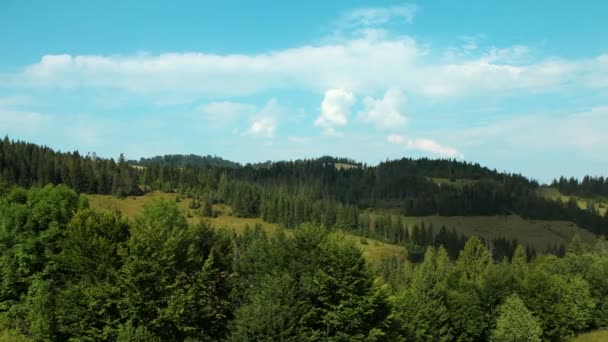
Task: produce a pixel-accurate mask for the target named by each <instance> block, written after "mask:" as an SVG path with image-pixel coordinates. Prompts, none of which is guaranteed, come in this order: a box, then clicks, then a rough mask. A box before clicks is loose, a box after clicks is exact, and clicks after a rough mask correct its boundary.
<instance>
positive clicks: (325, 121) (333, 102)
mask: <svg viewBox="0 0 608 342" xmlns="http://www.w3.org/2000/svg"><path fill="white" fill-rule="evenodd" d="M354 103H355V97H354V95H353V93H351V92H349V91H347V90H345V89H329V90H327V91H326V92H325V96H324V97H323V101H322V102H321V115H320V116H319V117H318V118H317V119H316V120H315V125H317V126H320V127H323V129H324V131H325V133H326V134H329V135H335V134H337V132H336V130H335V126H345V125H346V124H347V123H348V113H349V112H350V109H351V107H352V105H353V104H354Z"/></svg>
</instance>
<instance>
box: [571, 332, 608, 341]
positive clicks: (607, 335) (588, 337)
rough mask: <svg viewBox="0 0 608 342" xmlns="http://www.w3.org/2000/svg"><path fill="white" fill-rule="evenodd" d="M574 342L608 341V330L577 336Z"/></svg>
mask: <svg viewBox="0 0 608 342" xmlns="http://www.w3.org/2000/svg"><path fill="white" fill-rule="evenodd" d="M572 342H608V330H598V331H593V332H590V333H586V334H581V335H578V336H577V337H575V338H574V339H573V340H572Z"/></svg>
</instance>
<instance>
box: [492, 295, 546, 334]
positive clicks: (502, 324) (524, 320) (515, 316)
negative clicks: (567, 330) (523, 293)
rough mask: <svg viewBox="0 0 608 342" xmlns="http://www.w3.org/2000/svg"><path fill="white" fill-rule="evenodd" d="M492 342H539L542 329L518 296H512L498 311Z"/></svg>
mask: <svg viewBox="0 0 608 342" xmlns="http://www.w3.org/2000/svg"><path fill="white" fill-rule="evenodd" d="M498 312H499V316H498V319H497V321H496V328H495V329H494V331H493V332H492V342H540V341H541V336H542V333H543V331H542V329H541V328H540V324H539V322H538V320H537V318H536V317H534V316H533V315H532V313H531V312H530V310H528V309H527V308H526V305H525V304H524V302H523V301H522V300H521V299H520V298H519V296H518V295H512V296H510V297H508V298H507V299H506V300H505V303H504V304H502V305H501V306H500V308H499V309H498Z"/></svg>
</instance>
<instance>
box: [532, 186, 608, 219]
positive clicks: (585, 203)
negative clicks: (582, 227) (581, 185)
mask: <svg viewBox="0 0 608 342" xmlns="http://www.w3.org/2000/svg"><path fill="white" fill-rule="evenodd" d="M538 194H539V195H540V196H542V197H545V198H548V199H551V200H554V201H562V202H564V203H566V202H568V201H570V199H574V200H576V203H577V204H578V206H579V208H581V209H587V208H588V207H589V205H593V206H594V207H595V209H597V210H598V211H599V213H600V215H605V214H606V211H607V210H608V198H600V197H598V198H585V197H578V196H567V195H564V194H562V193H561V192H559V190H558V189H556V188H553V187H542V188H540V189H539V190H538Z"/></svg>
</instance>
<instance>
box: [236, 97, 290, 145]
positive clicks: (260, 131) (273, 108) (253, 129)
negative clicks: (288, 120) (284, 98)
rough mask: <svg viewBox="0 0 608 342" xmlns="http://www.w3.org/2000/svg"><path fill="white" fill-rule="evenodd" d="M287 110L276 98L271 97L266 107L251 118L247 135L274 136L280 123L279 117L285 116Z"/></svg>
mask: <svg viewBox="0 0 608 342" xmlns="http://www.w3.org/2000/svg"><path fill="white" fill-rule="evenodd" d="M285 114H286V110H285V109H284V108H283V107H281V105H279V102H278V101H277V100H276V99H270V100H269V101H268V102H267V103H266V105H265V106H264V108H262V110H261V111H260V112H259V113H258V114H257V115H255V116H254V117H253V118H252V119H251V123H250V125H249V128H248V129H247V131H246V132H245V135H251V136H255V137H261V138H272V137H274V134H275V131H276V129H277V127H278V125H279V117H281V116H285Z"/></svg>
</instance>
